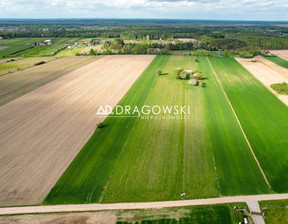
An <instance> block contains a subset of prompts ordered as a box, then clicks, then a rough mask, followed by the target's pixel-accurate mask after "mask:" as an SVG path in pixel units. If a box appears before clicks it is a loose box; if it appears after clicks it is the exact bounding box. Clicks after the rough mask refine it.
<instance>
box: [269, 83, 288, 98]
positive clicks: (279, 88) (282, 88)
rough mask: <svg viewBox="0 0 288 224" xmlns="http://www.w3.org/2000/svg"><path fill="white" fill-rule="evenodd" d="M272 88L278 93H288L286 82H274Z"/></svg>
mask: <svg viewBox="0 0 288 224" xmlns="http://www.w3.org/2000/svg"><path fill="white" fill-rule="evenodd" d="M271 88H272V89H274V90H275V91H276V92H277V93H280V94H284V95H288V84H287V83H286V82H283V83H276V84H272V85H271Z"/></svg>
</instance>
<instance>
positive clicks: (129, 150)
mask: <svg viewBox="0 0 288 224" xmlns="http://www.w3.org/2000/svg"><path fill="white" fill-rule="evenodd" d="M195 59H196V57H192V56H157V57H156V58H155V59H154V61H153V62H152V63H151V64H150V65H149V67H148V68H147V69H146V70H145V72H144V73H143V74H142V75H141V77H140V78H139V79H138V80H137V82H136V83H135V84H134V85H133V86H132V87H131V89H130V90H129V91H128V92H127V94H126V95H125V96H124V98H123V99H122V100H121V101H120V103H119V105H129V106H131V107H132V108H133V107H134V106H138V107H141V106H142V105H148V106H152V105H160V106H163V105H175V104H179V105H187V106H188V105H189V106H190V107H191V114H190V116H189V117H188V118H187V119H162V120H160V119H145V118H144V119H142V118H141V116H140V117H132V118H131V117H125V116H124V117H118V118H115V117H114V116H115V115H114V116H108V118H107V119H106V120H105V121H104V125H105V128H103V129H101V130H100V131H96V132H95V133H94V135H93V136H92V137H91V138H90V140H89V141H88V142H87V144H86V145H85V146H84V148H83V149H82V150H81V152H80V153H79V154H78V155H77V157H76V158H75V160H74V161H73V162H72V163H71V165H70V166H69V167H68V169H67V170H66V171H65V173H64V174H63V175H62V177H61V178H60V179H59V180H58V182H57V184H56V185H55V186H54V188H53V189H52V190H51V192H50V193H49V194H48V196H47V197H46V199H45V200H44V204H70V203H97V202H103V203H108V202H133V201H161V200H179V199H182V197H181V193H183V192H185V193H186V195H185V198H207V197H218V196H224V195H249V194H263V193H269V192H271V190H270V189H269V186H268V184H267V183H266V182H265V178H264V176H263V173H261V170H260V167H259V165H258V164H257V162H256V160H255V158H254V157H253V154H252V153H251V149H250V148H249V145H248V143H247V140H246V138H245V136H244V134H243V131H242V129H241V127H240V125H239V122H238V120H237V117H236V115H235V113H234V111H233V108H232V106H231V105H230V103H229V100H228V97H227V96H226V95H225V91H224V90H223V87H222V85H221V83H220V82H219V80H218V77H217V74H216V73H215V72H214V70H213V67H214V66H215V67H217V66H216V65H213V66H212V65H211V64H214V62H213V61H212V59H209V58H207V57H197V59H198V61H199V62H196V61H195ZM210 60H211V61H210ZM219 60H223V59H222V58H219ZM234 62H235V63H236V65H238V66H240V65H239V64H238V63H237V62H236V61H234ZM176 67H183V68H184V69H193V70H196V69H197V70H199V71H200V72H202V73H203V74H204V79H203V81H204V82H205V83H204V84H205V85H204V87H203V88H200V87H199V86H196V87H195V86H191V85H188V81H187V80H186V81H185V80H177V79H176V78H175V74H174V70H175V68H176ZM240 67H241V66H240ZM157 68H160V69H161V70H162V71H163V72H162V73H163V74H162V75H160V76H156V75H155V71H156V70H157ZM229 68H230V67H229ZM241 68H242V67H241ZM223 69H225V67H224V68H223ZM244 71H245V70H244ZM247 75H248V76H251V78H253V76H252V75H251V74H249V73H247ZM259 85H260V86H261V84H260V83H259ZM264 89H265V88H264ZM265 91H267V92H268V95H269V91H268V90H266V89H265ZM266 94H267V93H266ZM272 96H273V95H272ZM273 100H274V101H276V104H279V103H280V101H278V100H277V99H276V98H273ZM281 105H282V104H281ZM281 105H280V107H281ZM283 106H284V105H282V107H283ZM283 113H285V111H283ZM160 115H163V114H160ZM123 127H125V128H123ZM279 138H282V141H283V140H284V139H285V138H284V139H283V135H282V136H281V137H279ZM112 139H113V140H112ZM284 142H285V140H284ZM285 144H286V143H284V145H285ZM147 164H149V165H147ZM247 174H249V175H247ZM72 177H73V178H72ZM279 178H280V177H279ZM163 183H165V184H163ZM247 183H249V184H247Z"/></svg>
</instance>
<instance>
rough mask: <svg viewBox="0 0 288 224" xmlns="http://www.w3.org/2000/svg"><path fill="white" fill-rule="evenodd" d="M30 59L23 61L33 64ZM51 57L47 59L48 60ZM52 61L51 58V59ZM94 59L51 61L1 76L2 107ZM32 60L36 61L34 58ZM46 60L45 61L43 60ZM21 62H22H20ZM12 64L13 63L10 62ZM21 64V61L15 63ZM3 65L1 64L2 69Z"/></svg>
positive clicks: (0, 102) (0, 96)
mask: <svg viewBox="0 0 288 224" xmlns="http://www.w3.org/2000/svg"><path fill="white" fill-rule="evenodd" d="M29 59H30V58H25V59H23V60H25V61H27V62H29V63H30V62H31V60H29ZM48 59H49V57H48V58H47V59H46V60H48ZM50 59H51V57H50ZM95 59H97V58H95V57H94V58H92V57H81V58H79V57H66V58H60V59H56V60H53V61H50V62H48V63H46V64H43V65H38V66H33V67H31V68H28V69H25V70H22V71H17V72H14V73H11V74H7V75H3V76H0V89H1V92H0V105H3V104H6V103H8V102H10V101H12V100H14V99H16V98H18V97H20V96H22V95H25V94H27V93H29V92H31V91H33V90H35V89H37V88H38V87H40V86H43V85H45V84H47V83H48V82H50V81H53V80H55V79H57V78H59V77H61V76H63V75H65V74H67V73H69V72H71V71H73V70H75V69H77V68H80V67H82V66H84V65H87V64H89V63H91V62H93V61H94V60H95ZM32 60H34V59H33V58H32ZM42 60H45V59H41V61H42ZM20 61H21V60H20ZM9 63H12V62H9ZM15 63H16V64H17V63H19V61H15ZM1 65H2V64H0V67H1Z"/></svg>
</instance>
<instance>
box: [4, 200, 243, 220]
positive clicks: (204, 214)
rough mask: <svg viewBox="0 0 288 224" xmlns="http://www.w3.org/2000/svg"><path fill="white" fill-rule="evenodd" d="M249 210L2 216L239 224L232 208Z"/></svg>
mask: <svg viewBox="0 0 288 224" xmlns="http://www.w3.org/2000/svg"><path fill="white" fill-rule="evenodd" d="M234 206H237V208H239V209H246V207H247V206H245V204H243V203H237V204H235V203H234V204H222V205H210V206H189V207H172V208H161V209H145V210H119V211H103V212H85V213H66V214H65V213H63V214H61V213H58V214H32V215H16V216H2V217H0V223H19V222H23V221H25V222H26V223H31V222H33V223H40V224H43V223H55V224H60V223H83V224H84V223H87V224H89V223H105V224H124V223H125V224H135V223H138V224H140V223H142V224H147V223H151V224H158V223H161V224H163V223H174V224H177V223H182V224H184V223H195V224H207V223H213V224H226V223H227V224H238V222H236V221H235V220H234V216H233V214H234V210H233V207H234Z"/></svg>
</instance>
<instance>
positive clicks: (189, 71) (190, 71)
mask: <svg viewBox="0 0 288 224" xmlns="http://www.w3.org/2000/svg"><path fill="white" fill-rule="evenodd" d="M185 72H187V73H189V74H192V73H193V71H192V70H185Z"/></svg>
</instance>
